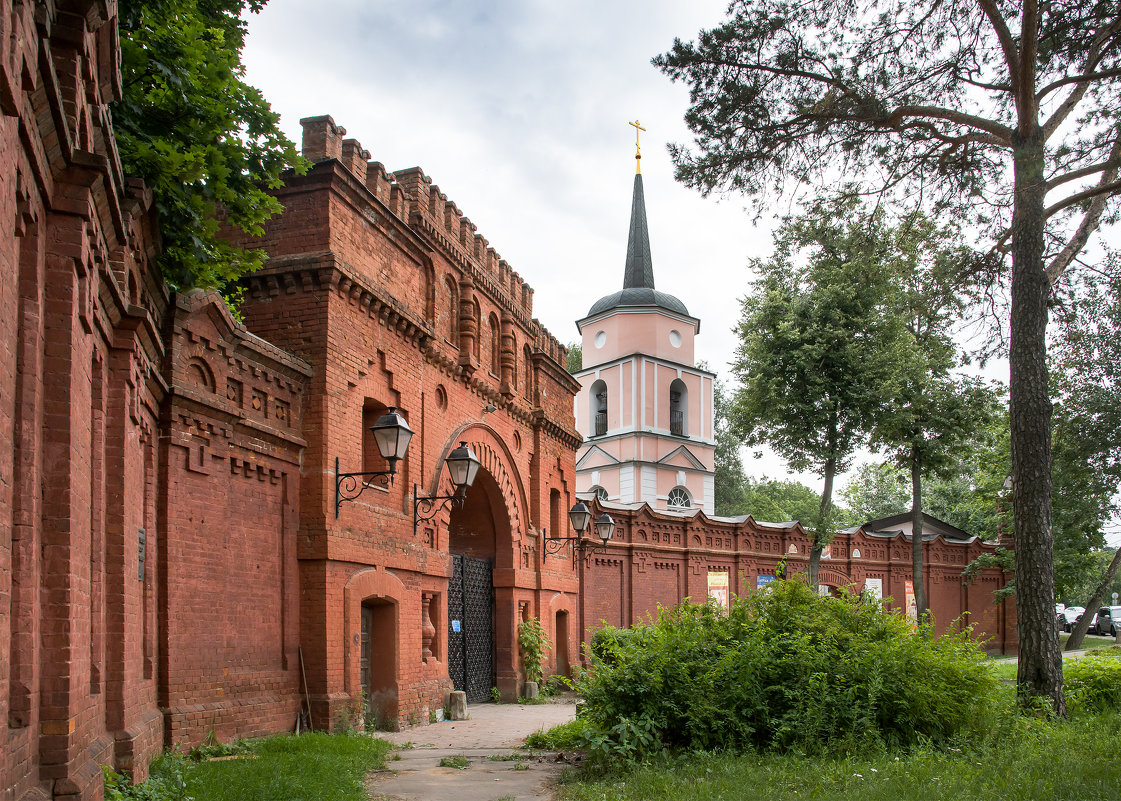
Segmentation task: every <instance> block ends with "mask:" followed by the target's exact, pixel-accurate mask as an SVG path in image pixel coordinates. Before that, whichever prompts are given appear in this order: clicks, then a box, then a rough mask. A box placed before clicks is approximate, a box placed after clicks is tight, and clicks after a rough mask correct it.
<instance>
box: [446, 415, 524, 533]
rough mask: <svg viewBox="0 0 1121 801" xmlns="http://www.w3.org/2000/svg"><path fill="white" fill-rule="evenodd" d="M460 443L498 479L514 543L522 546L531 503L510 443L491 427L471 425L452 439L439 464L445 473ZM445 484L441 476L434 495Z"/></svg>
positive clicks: (496, 481) (449, 439)
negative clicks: (505, 441)
mask: <svg viewBox="0 0 1121 801" xmlns="http://www.w3.org/2000/svg"><path fill="white" fill-rule="evenodd" d="M460 442H466V443H467V446H468V447H469V448H470V449H471V450H472V451H473V452H474V453H475V456H477V457H478V459H479V462H480V463H481V469H483V470H485V471H487V473H489V474H490V476H491V478H493V479H494V482H495V484H497V485H498V491H499V494H500V495H501V497H502V504H503V506H504V507H505V508H506V515H507V517H508V518H509V520H510V539H511V540H512V542H515V543H517V542H521V540H522V538H523V535H524V533H525V531H524V527H525V525H527V524H528V521H529V514H528V513H527V509H528V502H527V499H526V495H525V486H524V484H523V483H522V480H521V475H520V474H519V473H518V470H517V468H516V467H515V466H514V459H513V456H512V455H511V453H510V450H509V449H508V448H507V447H506V443H504V442H503V441H502V439H501V438H500V437H499V436H498V435H497V434H496V433H495V432H494V430H493V429H491V428H490V427H489V426H486V425H482V424H479V423H469V424H468V425H466V426H463V427H462V428H460V429H458V430H457V431H456V432H455V433H454V434H452V436H450V437H448V441H447V443H446V444H445V446H444V450H443V453H442V454H441V455H440V459H439V460H438V461H437V462H436V464H437V465H439V467H440V469H441V470H442V469H443V465H444V460H445V459H446V458H447V456H448V454H449V453H451V451H452V449H453V448H455V447H457V446H458V445H459V443H460ZM441 480H442V479H441V475H440V473H439V472H437V475H436V476H435V486H432V487H430V490H432V492H435V489H436V488H437V487H439V482H440V481H441ZM445 522H446V521H445Z"/></svg>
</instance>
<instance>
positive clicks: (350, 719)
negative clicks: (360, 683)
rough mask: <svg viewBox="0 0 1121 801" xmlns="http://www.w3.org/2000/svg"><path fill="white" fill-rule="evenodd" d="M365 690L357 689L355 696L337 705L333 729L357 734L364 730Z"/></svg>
mask: <svg viewBox="0 0 1121 801" xmlns="http://www.w3.org/2000/svg"><path fill="white" fill-rule="evenodd" d="M368 712H369V710H368V709H367V706H366V691H365V690H359V691H358V695H357V696H352V697H351V698H350V699H349V700H347V701H345V702H344V703H342V704H340V705H339V708H338V711H336V712H335V731H336V732H338V733H339V734H359V733H361V732H364V731H365V730H366V716H367V713H368Z"/></svg>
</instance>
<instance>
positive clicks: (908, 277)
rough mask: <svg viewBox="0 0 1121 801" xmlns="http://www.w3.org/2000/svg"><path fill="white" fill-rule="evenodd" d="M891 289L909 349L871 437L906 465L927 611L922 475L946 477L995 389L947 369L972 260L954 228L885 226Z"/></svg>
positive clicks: (921, 606) (919, 223)
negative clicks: (888, 233) (892, 394)
mask: <svg viewBox="0 0 1121 801" xmlns="http://www.w3.org/2000/svg"><path fill="white" fill-rule="evenodd" d="M889 238H890V242H891V249H890V252H889V253H888V254H887V256H886V261H887V263H889V264H890V265H891V267H892V274H893V277H894V278H895V283H896V287H897V291H896V292H895V293H894V294H893V298H894V300H895V303H894V305H893V306H891V307H889V308H887V309H886V310H885V311H886V313H888V314H897V315H899V316H900V318H901V320H902V322H903V325H904V328H905V329H906V332H907V340H908V345H909V353H908V357H907V360H906V363H905V364H904V366H903V370H902V372H901V374H900V376H899V380H898V381H897V382H895V383H894V384H893V386H894V387H895V388H896V390H897V394H896V395H895V396H894V397H890V398H887V399H885V400H886V403H885V405H884V409H883V412H882V413H881V414H880V415H879V417H878V419H877V421H876V426H875V428H874V429H873V432H872V440H873V442H874V443H876V444H877V445H879V446H880V447H882V448H883V449H884V450H885V451H886V453H887V455H888V456H889V457H890V458H891V459H892V460H893V461H894V462H895V463H896V464H897V465H899V466H900V467H902V468H903V469H904V470H906V471H907V473H908V474H909V478H910V484H911V569H912V577H913V586H914V589H915V606H916V611H917V613H918V614H919V615H922V614H924V613H925V612H926V611H927V608H928V604H927V593H926V582H925V581H924V579H923V576H924V568H923V540H922V537H923V479H924V478H928V477H934V476H937V477H947V476H949V475H950V474H951V473H952V472H953V470H954V469H955V468H956V467H957V466H958V463H959V453H960V451H961V450H962V449H963V448H964V447H966V446H967V445H968V443H969V442H971V441H972V440H973V439H974V438H975V436H976V434H977V433H978V432H979V431H980V430H981V429H982V428H983V427H984V426H985V425H986V424H987V423H988V422H989V421H990V420H991V419H992V418H993V417H994V416H995V414H996V411H997V393H996V391H995V390H993V389H991V388H989V387H988V386H986V385H985V384H984V383H983V382H981V381H978V380H976V379H972V378H969V377H967V376H963V375H955V374H954V373H953V371H954V370H955V369H956V368H958V367H960V366H961V358H960V355H959V352H958V347H957V345H956V343H955V342H954V339H953V332H954V330H955V328H956V327H958V323H959V321H960V320H961V318H962V317H963V315H964V313H965V311H966V309H967V307H968V306H969V303H970V300H971V295H972V294H973V291H974V287H975V275H976V273H977V272H978V267H979V260H978V259H977V258H976V256H975V255H974V254H973V252H972V251H971V250H970V249H969V248H967V247H965V246H964V245H962V243H961V237H960V234H959V233H958V232H957V230H956V229H954V228H951V227H947V226H939V225H937V224H935V223H934V222H933V221H932V220H930V219H929V218H928V217H926V216H925V215H924V214H922V213H919V212H916V213H912V214H909V215H907V217H905V218H904V219H903V220H902V221H900V223H899V225H898V226H897V227H896V228H895V229H894V230H893V231H891V232H890V235H889Z"/></svg>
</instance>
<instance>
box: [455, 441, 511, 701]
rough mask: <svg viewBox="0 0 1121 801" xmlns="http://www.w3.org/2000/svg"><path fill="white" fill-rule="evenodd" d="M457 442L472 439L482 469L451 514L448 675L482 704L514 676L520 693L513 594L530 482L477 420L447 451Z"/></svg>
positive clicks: (471, 697)
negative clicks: (523, 480) (524, 482)
mask: <svg viewBox="0 0 1121 801" xmlns="http://www.w3.org/2000/svg"><path fill="white" fill-rule="evenodd" d="M457 442H466V443H467V445H468V447H469V448H470V449H471V451H472V452H473V453H474V454H475V455H476V457H477V458H478V459H479V462H480V468H479V472H478V475H477V476H476V478H475V482H474V484H473V485H472V486H471V487H470V488H468V490H467V493H466V495H465V498H464V501H463V503H462V505H458V506H456V505H453V506H452V507H451V509H450V511H449V514H448V520H447V540H446V542H447V546H446V547H447V550H448V553H449V556H450V562H451V575H450V576H449V579H448V592H447V599H448V609H447V618H446V619H447V638H448V640H447V641H448V648H447V654H448V678H449V679H451V682H452V685H453V686H454V687H455V689H457V690H463V691H464V692H466V693H467V700H468V701H469V702H471V703H478V702H482V701H486V700H489V699H490V696H491V690H492V688H493V687H496V686H498V685H499V684H500V683H501V684H507V683H509V680H510V679H512V680H513V682H514V687H515V689H514V692H516V682H517V666H516V664H515V658H516V650H515V648H514V647H513V643H514V641H515V640H516V631H515V627H516V625H517V622H516V620H515V615H514V613H513V603H512V595H513V591H514V589H515V586H514V585H515V584H516V581H514V580H513V579H514V575H515V568H517V567H520V566H522V565H523V564H524V565H525V566H528V565H529V559H528V558H523V550H524V549H523V545H524V544H525V543H524V542H523V540H524V538H523V536H522V533H523V532H522V526H521V523H520V521H521V520H522V519H524V518H525V517H527V515H526V514H525V492H524V488H523V487H522V485H521V481H520V480H519V478H518V475H517V473H516V472H514V471H513V470H512V469H510V467H509V466H510V465H511V459H510V454H509V452H508V450H507V449H506V447H505V445H504V444H503V443H502V441H501V439H500V438H499V437H498V436H497V434H496V433H495V432H494V431H493V430H491V429H489V428H487V427H485V426H481V425H480V426H472V427H471V428H470V429H467V430H461V431H459V432H457V433H456V434H455V435H453V437H452V438H451V439H450V440H449V443H448V447H447V448H445V450H446V451H450V449H451V447H452V445H454V444H456V443H457ZM524 556H526V557H527V556H528V553H526V554H525V555H524ZM496 575H497V576H498V577H499V580H498V581H496V580H495V578H496ZM500 674H501V675H502V677H503V681H502V682H499V675H500Z"/></svg>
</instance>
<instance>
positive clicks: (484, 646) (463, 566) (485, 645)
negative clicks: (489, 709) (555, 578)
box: [448, 555, 494, 704]
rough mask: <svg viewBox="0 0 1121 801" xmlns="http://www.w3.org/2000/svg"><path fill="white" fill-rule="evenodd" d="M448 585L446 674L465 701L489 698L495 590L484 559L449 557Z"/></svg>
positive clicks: (491, 675) (472, 701) (491, 678)
mask: <svg viewBox="0 0 1121 801" xmlns="http://www.w3.org/2000/svg"><path fill="white" fill-rule="evenodd" d="M452 566H453V572H452V581H451V586H450V587H449V588H448V673H450V674H451V680H452V683H453V684H454V685H455V689H457V690H463V691H464V692H466V693H467V701H468V703H472V704H476V703H479V702H480V701H489V700H490V688H491V687H493V686H494V612H493V610H494V603H493V593H494V589H493V586H492V582H491V564H490V561H488V560H486V559H475V558H473V557H470V556H463V555H453V556H452Z"/></svg>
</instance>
